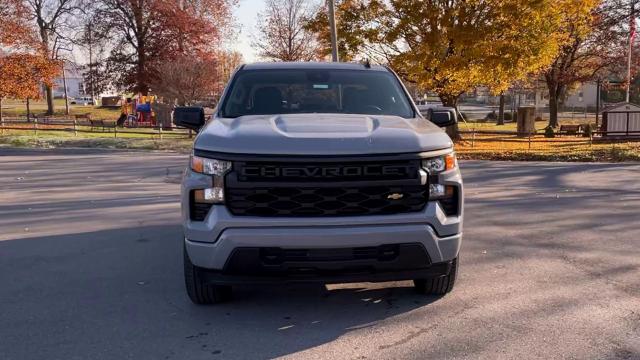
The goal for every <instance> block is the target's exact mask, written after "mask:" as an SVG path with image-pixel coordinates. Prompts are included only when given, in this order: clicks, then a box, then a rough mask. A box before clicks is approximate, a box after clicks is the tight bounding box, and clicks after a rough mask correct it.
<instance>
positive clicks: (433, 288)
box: [413, 258, 458, 295]
mask: <svg viewBox="0 0 640 360" xmlns="http://www.w3.org/2000/svg"><path fill="white" fill-rule="evenodd" d="M457 274H458V258H455V259H453V262H452V264H451V270H450V271H449V274H447V275H443V276H438V277H434V278H428V279H415V280H413V285H414V286H415V289H416V291H417V292H418V293H420V294H425V295H446V294H448V293H450V292H451V290H453V285H454V284H455V283H456V276H457Z"/></svg>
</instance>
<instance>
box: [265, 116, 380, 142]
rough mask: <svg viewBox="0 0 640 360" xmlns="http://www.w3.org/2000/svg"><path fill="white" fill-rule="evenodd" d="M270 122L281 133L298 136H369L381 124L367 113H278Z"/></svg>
mask: <svg viewBox="0 0 640 360" xmlns="http://www.w3.org/2000/svg"><path fill="white" fill-rule="evenodd" d="M270 122H271V126H272V127H273V129H274V130H275V131H276V132H278V133H280V134H281V135H283V136H286V137H297V138H341V137H350V138H354V137H356V138H359V137H368V136H371V134H372V133H373V132H374V131H375V130H376V129H377V128H378V127H379V126H380V121H379V120H378V119H374V118H372V117H370V116H366V115H353V116H352V115H339V116H335V117H334V116H331V115H320V114H299V115H278V116H274V117H272V118H271V119H270Z"/></svg>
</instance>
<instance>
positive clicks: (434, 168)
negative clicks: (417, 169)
mask: <svg viewBox="0 0 640 360" xmlns="http://www.w3.org/2000/svg"><path fill="white" fill-rule="evenodd" d="M456 166H458V161H457V160H456V154H455V153H449V154H446V155H442V156H436V157H432V158H428V159H424V160H422V168H424V169H425V170H427V171H428V172H429V175H436V174H438V173H441V172H443V171H447V170H451V169H453V168H455V167H456Z"/></svg>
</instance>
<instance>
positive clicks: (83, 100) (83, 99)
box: [69, 96, 95, 106]
mask: <svg viewBox="0 0 640 360" xmlns="http://www.w3.org/2000/svg"><path fill="white" fill-rule="evenodd" d="M69 100H70V102H69V103H70V104H72V105H84V106H87V105H95V102H94V101H93V98H92V97H90V96H80V97H76V98H71V99H69Z"/></svg>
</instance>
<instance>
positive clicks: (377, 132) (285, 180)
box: [174, 63, 463, 304]
mask: <svg viewBox="0 0 640 360" xmlns="http://www.w3.org/2000/svg"><path fill="white" fill-rule="evenodd" d="M425 115H426V116H425ZM425 115H423V114H420V112H419V111H418V109H417V108H416V106H415V104H414V103H413V101H412V99H411V97H410V96H409V94H408V92H407V90H406V89H405V88H404V86H403V85H402V83H401V81H400V80H399V79H398V77H397V76H396V75H395V74H394V73H393V71H391V70H390V69H388V68H386V67H383V66H372V65H369V64H347V63H262V64H260V63H258V64H250V65H243V66H241V67H240V68H239V69H238V70H237V71H236V72H235V74H234V75H233V77H232V79H231V80H230V82H229V84H228V86H227V88H226V90H225V92H224V94H223V95H222V98H221V100H220V103H219V105H218V107H217V108H216V110H215V114H214V115H213V116H212V118H211V119H210V121H205V116H204V112H203V110H202V109H201V108H195V107H179V108H176V109H175V111H174V122H175V123H176V124H177V125H179V126H183V127H187V128H191V129H194V130H196V131H198V136H197V137H196V139H195V143H194V146H193V153H192V155H191V158H190V165H189V167H188V168H187V169H186V171H185V173H184V178H183V181H182V222H183V226H184V276H185V282H186V289H187V293H188V295H189V298H190V299H191V300H192V301H193V302H194V303H197V304H211V303H217V302H220V301H224V300H226V299H228V298H229V297H230V295H231V286H232V285H236V284H251V283H284V282H298V281H302V282H304V281H318V282H324V283H342V282H369V281H372V282H374V281H396V280H413V282H414V284H415V287H416V289H417V290H418V291H419V292H421V293H425V294H436V295H444V294H446V293H448V292H449V291H451V290H452V288H453V285H454V282H455V279H456V274H457V271H458V270H457V269H458V253H459V251H460V245H461V241H462V215H463V188H462V179H461V176H460V171H459V170H458V164H457V161H456V157H455V154H454V152H453V144H452V141H451V139H450V138H449V137H448V136H447V134H446V133H445V132H444V131H443V130H442V129H441V128H440V127H442V126H449V125H452V124H454V123H455V121H456V117H455V111H452V110H451V109H447V108H435V109H431V110H430V111H429V112H428V113H427V114H425ZM436 124H437V125H436ZM439 126H440V127H439Z"/></svg>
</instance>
